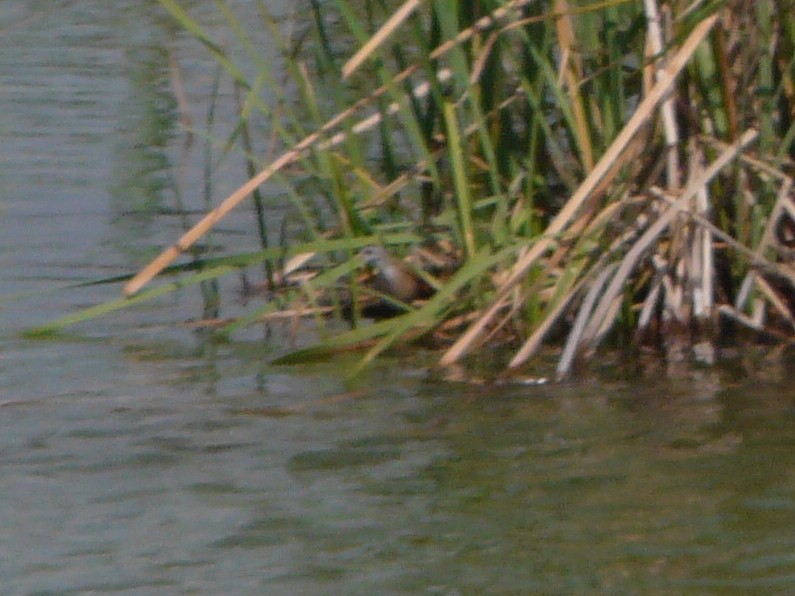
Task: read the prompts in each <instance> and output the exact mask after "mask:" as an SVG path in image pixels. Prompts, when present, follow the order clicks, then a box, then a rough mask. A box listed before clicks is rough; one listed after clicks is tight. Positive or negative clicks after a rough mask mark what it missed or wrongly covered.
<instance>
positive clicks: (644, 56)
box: [72, 0, 795, 377]
mask: <svg viewBox="0 0 795 596" xmlns="http://www.w3.org/2000/svg"><path fill="white" fill-rule="evenodd" d="M160 1H161V4H162V5H163V6H165V7H166V8H167V9H168V10H169V11H170V12H171V13H172V15H174V17H176V18H177V19H178V20H179V21H180V23H181V24H182V25H183V26H184V27H185V28H186V29H187V30H188V31H190V32H191V33H192V34H193V35H194V36H195V37H196V38H197V39H198V40H200V41H201V42H202V43H204V44H205V45H206V46H207V47H208V49H209V50H210V51H211V52H213V54H214V55H215V56H216V58H217V59H218V61H219V63H220V64H221V65H223V67H224V68H225V70H226V72H227V74H228V75H229V76H230V77H232V78H233V79H234V81H235V83H236V85H237V86H238V88H239V89H240V90H241V110H240V121H239V123H238V126H237V127H236V131H238V133H239V136H238V138H237V139H232V140H231V141H235V140H239V141H240V143H241V146H242V149H243V151H244V152H245V155H246V156H247V159H248V160H249V167H250V168H251V175H250V179H249V180H248V181H247V182H246V183H245V184H243V185H242V186H241V187H240V188H239V189H238V190H237V191H235V192H234V193H232V194H231V195H230V196H229V197H227V198H226V199H225V200H224V201H222V202H221V203H220V204H219V206H218V207H216V208H215V209H213V210H212V211H210V212H209V213H208V214H207V215H206V216H205V217H204V218H203V219H202V220H201V221H200V222H198V223H197V224H196V225H195V226H194V227H193V228H192V229H191V230H190V231H188V232H187V233H186V234H185V235H184V236H183V237H182V238H180V239H178V240H177V241H176V243H175V244H174V245H173V246H172V247H170V248H168V249H167V250H166V251H164V252H163V253H162V254H161V255H160V257H158V258H157V259H155V260H154V261H153V262H152V263H151V264H150V265H149V266H147V267H146V268H144V269H143V270H142V271H141V272H139V273H138V274H137V275H136V276H135V277H134V278H133V279H131V280H130V281H129V282H128V283H127V285H126V286H125V293H126V294H127V295H128V296H129V297H130V298H127V299H126V302H125V301H120V302H119V303H117V304H115V305H113V307H117V306H122V305H123V304H125V303H128V302H131V301H134V300H140V299H143V298H146V297H149V296H153V295H155V294H157V293H159V292H162V291H165V290H164V288H162V287H161V288H156V289H155V290H145V291H142V288H143V287H144V286H145V285H146V284H147V283H148V282H149V281H150V280H152V279H153V278H154V277H155V276H157V275H158V274H159V273H161V272H162V271H163V269H164V268H166V267H167V266H168V265H170V264H171V263H172V262H173V261H174V260H175V259H176V258H177V257H179V256H180V255H182V254H183V253H184V252H185V251H187V250H188V249H189V248H190V247H191V246H192V245H193V244H194V243H195V242H196V241H197V240H198V239H199V238H201V237H202V235H203V234H205V233H206V232H207V231H208V230H210V229H211V228H212V226H214V225H215V224H216V223H218V222H219V221H220V220H221V219H222V218H223V217H224V216H225V215H226V214H227V213H228V212H229V211H230V210H231V209H233V208H235V207H236V206H237V205H238V204H240V203H241V202H243V201H245V200H247V199H248V198H249V197H251V196H252V193H255V192H256V191H257V189H258V188H259V187H260V186H261V185H262V184H263V183H264V182H265V181H267V180H270V179H274V178H278V180H279V181H280V182H281V183H282V184H284V186H285V188H286V189H287V196H288V197H289V200H290V201H291V204H292V207H293V211H294V213H295V218H296V220H297V221H298V222H300V232H299V233H297V234H293V236H292V237H291V238H290V240H289V241H286V242H284V243H283V245H280V246H267V238H266V237H264V236H263V247H262V250H260V251H258V252H256V253H252V254H250V255H237V256H232V257H226V258H223V259H215V260H212V259H208V260H206V261H205V262H204V263H203V269H202V271H201V272H200V273H195V274H193V275H192V276H189V277H183V278H182V280H181V282H180V283H181V284H182V285H184V284H186V283H194V282H199V281H202V280H206V279H210V278H212V277H213V276H218V275H222V274H226V273H229V272H230V271H234V270H236V269H237V268H239V267H243V266H248V265H251V264H252V263H255V262H262V261H264V262H267V263H269V264H270V266H269V267H268V268H267V269H266V272H267V274H266V277H267V286H268V288H269V289H270V290H271V291H273V292H275V291H276V290H277V288H279V287H282V288H286V289H285V290H284V291H283V292H282V293H281V294H280V296H281V299H280V300H279V301H274V300H271V301H267V302H266V303H265V305H264V306H262V307H260V308H258V309H254V310H252V312H251V314H250V315H249V316H246V317H244V318H241V319H239V320H238V321H236V322H234V323H232V325H231V327H230V328H229V329H231V330H234V329H235V328H237V327H239V326H240V325H244V324H250V323H252V322H254V321H257V320H261V319H262V318H263V317H268V316H274V314H275V313H276V311H283V310H290V311H291V312H297V311H296V309H299V308H301V309H304V310H305V311H306V312H309V309H308V305H311V306H314V307H317V306H319V305H320V303H321V302H322V301H323V300H322V299H321V298H320V297H321V296H324V295H330V290H331V289H332V288H335V287H339V286H340V285H341V284H342V285H345V286H347V289H348V294H346V296H347V298H346V300H353V301H354V306H353V307H352V312H353V313H354V314H353V315H350V313H349V316H352V318H353V320H354V321H355V320H356V314H355V313H356V312H358V311H357V309H356V306H355V302H356V300H357V296H358V286H357V284H356V283H355V282H353V281H351V280H355V279H356V278H355V277H353V276H352V274H353V273H354V272H355V271H357V270H358V269H359V268H360V267H361V261H360V260H359V259H358V258H357V256H356V252H357V250H358V249H360V248H362V247H364V246H367V245H370V244H386V245H388V246H390V248H391V250H393V251H394V253H395V254H399V255H403V254H407V253H411V252H412V251H413V250H414V249H417V248H423V249H424V250H425V251H426V254H431V255H433V254H434V253H438V256H439V258H441V259H444V260H446V261H447V262H450V261H451V260H452V261H455V262H456V269H455V271H453V272H449V271H448V272H447V273H446V274H445V275H442V276H436V277H435V278H433V279H432V280H430V281H431V282H432V283H433V285H434V286H435V288H436V292H435V293H434V294H433V296H431V297H430V298H429V299H428V300H426V301H424V302H421V303H418V304H415V305H413V306H411V307H409V308H408V309H407V310H406V311H405V312H403V314H400V315H399V316H397V317H394V318H391V319H388V320H384V321H381V322H378V323H376V324H372V325H364V326H356V327H355V328H354V329H352V330H351V331H349V332H346V333H343V334H340V335H334V336H332V337H330V338H328V339H327V340H326V341H325V342H324V343H323V344H322V345H320V346H317V347H316V348H314V349H312V350H308V351H303V352H301V353H300V354H293V355H291V357H292V358H293V359H295V358H298V357H300V356H308V355H310V354H314V353H316V352H317V351H318V350H320V351H329V350H335V349H339V348H341V347H345V346H349V345H351V344H356V343H365V344H366V345H368V346H369V347H368V350H367V353H366V355H365V357H364V359H363V361H362V362H363V364H364V363H367V362H369V361H370V360H371V359H372V358H374V357H375V356H376V355H377V354H379V353H380V352H381V351H383V350H384V349H386V348H388V347H390V346H392V345H393V344H394V343H395V342H398V341H401V340H405V339H409V338H411V339H414V338H416V337H417V335H418V334H419V335H423V334H425V335H435V336H436V337H437V338H438V339H439V341H440V342H441V345H443V346H444V348H443V353H442V355H441V363H442V364H443V365H449V364H452V363H454V362H456V361H458V360H460V359H462V358H464V357H466V356H467V354H471V353H472V352H474V351H475V350H478V349H480V348H481V347H482V346H484V344H488V343H489V342H496V341H499V342H501V343H503V344H504V343H506V342H507V343H508V344H509V345H511V344H512V345H515V346H516V348H515V350H514V352H513V355H512V357H511V358H510V360H509V362H508V363H507V364H508V367H509V368H517V367H520V366H521V365H523V364H524V363H526V362H527V361H528V360H529V359H530V358H532V357H533V355H534V354H536V353H537V352H538V350H539V349H540V347H541V346H542V345H543V344H544V342H545V341H552V340H554V341H559V340H560V338H562V342H563V343H562V345H563V350H562V354H561V357H560V360H559V365H558V370H557V374H558V376H559V377H563V376H566V375H568V374H569V373H570V372H571V371H572V369H573V366H574V364H575V363H576V362H577V361H578V360H582V359H587V357H589V356H590V355H591V354H593V353H594V351H595V350H596V349H597V348H598V347H599V346H600V345H601V344H602V343H603V342H604V341H605V340H606V339H608V338H611V339H613V340H614V341H618V342H619V343H621V344H622V345H626V344H630V345H634V346H641V345H652V346H656V347H659V348H660V349H661V350H662V351H663V352H664V354H665V355H666V357H667V358H668V359H669V360H671V361H676V360H680V359H683V358H689V357H690V356H691V355H693V354H694V355H695V356H696V357H697V358H698V359H699V360H702V361H707V362H710V361H713V360H714V358H715V352H716V349H717V347H718V345H719V341H720V339H721V337H723V336H725V334H726V333H728V332H729V331H731V330H732V329H734V330H735V332H736V330H737V329H738V328H747V329H750V330H752V332H753V333H754V334H765V335H767V336H770V337H777V338H780V339H782V340H785V341H791V339H792V337H793V330H794V329H795V318H793V303H794V301H793V299H792V296H793V281H794V280H795V277H793V270H792V269H791V267H790V264H789V263H790V261H791V254H790V252H789V250H788V249H787V248H786V246H784V244H786V241H787V239H788V234H789V233H791V232H790V231H791V230H795V211H794V209H795V208H794V207H793V203H792V179H791V176H790V172H791V157H792V152H793V136H795V127H794V126H793V114H795V81H794V80H793V71H794V70H795V68H794V65H793V51H792V50H793V46H794V45H795V28H793V26H792V23H791V19H790V18H789V14H790V13H789V9H788V8H787V7H788V3H785V2H774V1H772V0H768V1H766V0H760V1H758V2H751V1H747V0H746V1H743V0H734V1H732V0H730V1H728V2H720V3H693V4H692V5H687V4H685V3H680V2H675V3H666V4H664V5H663V6H659V5H658V3H657V2H656V1H655V0H645V1H644V2H643V3H639V2H634V1H632V2H629V1H625V0H612V1H607V2H600V3H594V4H592V5H587V4H586V5H580V3H571V2H568V1H567V0H554V1H549V2H536V1H531V0H506V1H503V2H497V1H494V2H457V1H455V0H431V1H428V2H420V1H418V0H409V1H407V2H405V3H404V4H403V5H401V6H400V7H399V8H398V10H396V11H395V12H394V13H393V14H382V13H381V12H379V11H380V7H382V5H383V4H382V3H376V2H365V3H364V5H365V7H364V8H363V9H362V8H358V7H359V4H361V3H356V4H354V3H353V2H347V1H346V0H335V1H334V2H330V3H318V2H309V3H308V4H306V7H307V9H308V13H309V14H311V17H312V20H311V23H309V22H304V23H302V24H301V26H302V27H303V28H304V30H303V31H302V36H301V40H302V42H301V44H302V45H297V44H296V42H294V41H292V39H290V38H287V37H283V35H284V28H283V26H282V24H281V23H280V22H279V21H277V20H276V19H275V18H274V17H273V16H272V15H270V14H269V13H268V12H267V9H266V8H265V6H264V3H262V4H261V6H260V14H261V17H262V23H261V25H262V27H263V28H265V29H267V30H268V31H270V33H271V35H272V37H273V38H274V39H278V40H280V43H281V46H280V47H281V50H282V56H283V62H282V63H281V64H280V65H279V68H278V70H274V68H273V64H272V63H271V62H270V61H268V60H267V59H265V58H264V57H263V56H262V55H261V54H260V53H259V52H258V51H257V49H256V48H257V45H256V43H255V42H254V40H253V39H252V38H251V34H250V32H249V31H248V30H247V29H246V27H245V26H244V25H243V24H242V23H241V22H239V21H238V20H237V18H236V17H235V15H234V12H233V11H232V10H231V9H230V7H229V6H227V5H226V4H225V3H224V2H222V1H221V2H218V5H219V6H220V7H221V9H222V12H223V14H224V16H225V17H226V18H227V19H228V24H229V28H230V30H231V31H232V33H233V34H234V37H235V38H236V40H237V42H238V43H239V44H240V46H241V47H242V48H243V49H244V50H245V53H246V55H247V57H248V60H249V61H250V64H251V65H253V66H254V67H255V68H254V71H255V72H256V75H255V76H254V77H253V78H246V77H245V76H244V75H243V74H242V73H243V69H241V68H240V67H239V66H238V65H236V64H235V63H234V62H233V61H232V60H231V59H230V57H229V55H230V54H229V53H227V52H226V51H225V50H224V49H223V47H222V46H221V45H220V44H219V43H218V42H217V41H215V40H213V39H211V38H210V36H209V35H208V34H207V33H206V32H205V31H204V30H203V29H202V28H201V26H200V25H199V24H198V23H197V22H196V21H194V20H193V19H191V17H190V16H189V15H188V14H187V13H186V12H185V11H184V10H183V9H182V8H181V6H180V5H179V4H178V3H177V2H175V1H173V0H160ZM790 8H791V7H790ZM330 22H335V23H336V24H335V25H334V29H333V30H332V29H331V28H330V26H329V25H328V23H330ZM356 47H359V48H361V49H360V50H359V51H358V52H352V50H351V48H356ZM351 54H352V55H351ZM348 56H351V57H350V58H348V59H347V60H345V58H346V57H348ZM285 77H286V79H285ZM285 80H286V81H287V83H285ZM262 86H268V88H269V94H270V96H271V97H274V98H275V100H274V102H273V103H272V104H266V103H264V102H263V101H262V99H261V98H260V96H259V90H260V89H261V87H262ZM252 118H259V119H264V120H266V121H267V123H268V125H269V128H270V130H271V131H272V141H273V146H272V147H271V151H270V152H271V153H272V154H273V155H276V157H275V158H273V159H270V160H269V161H268V163H266V164H264V165H262V164H258V163H257V162H256V158H255V157H254V156H253V155H252V154H251V153H252V152H251V141H250V139H249V137H248V128H249V121H250V120H251V119H252ZM294 165H298V166H300V168H299V170H300V173H299V174H290V173H289V172H288V169H292V168H288V166H294ZM260 205H261V203H260ZM258 214H259V217H260V218H265V217H267V213H265V212H264V211H263V207H261V206H260V208H259V210H258ZM260 229H261V230H262V229H263V227H262V226H260ZM288 256H294V259H293V260H291V261H290V262H289V263H288V266H287V267H285V266H284V265H282V266H281V268H277V267H275V264H276V263H283V260H284V259H285V258H286V257H288ZM321 256H324V257H325V259H324V260H323V261H322V263H323V264H324V268H323V269H322V270H317V271H315V272H314V273H313V274H312V275H311V276H308V277H307V276H305V277H303V278H301V282H300V284H297V285H290V284H289V283H288V282H289V280H290V279H295V276H296V272H297V271H299V270H300V269H301V267H302V266H304V265H305V264H306V263H307V262H313V261H312V259H314V260H315V261H317V259H318V258H319V257H321ZM346 280H348V281H346ZM334 303H335V302H334V300H331V301H330V304H334ZM299 305H302V306H299ZM100 308H102V307H100ZM104 308H105V309H107V308H108V307H107V305H106V306H105V307H104ZM324 308H326V309H328V308H329V307H328V306H326V307H324ZM291 309H292V310H291ZM313 312H317V311H313ZM72 320H73V319H72ZM752 338H753V336H750V337H749V339H752ZM286 359H289V358H286Z"/></svg>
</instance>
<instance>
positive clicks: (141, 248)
mask: <svg viewBox="0 0 795 596" xmlns="http://www.w3.org/2000/svg"><path fill="white" fill-rule="evenodd" d="M198 4H199V8H200V9H201V10H202V18H203V19H204V22H206V23H207V25H208V26H209V27H213V26H215V25H214V22H215V17H214V12H213V8H212V4H206V5H204V4H202V3H198ZM130 23H135V24H136V26H134V27H133V26H130V25H129V24H130ZM0 31H1V32H2V35H0V56H2V64H3V68H2V69H0V143H2V145H1V146H0V147H1V148H2V153H1V154H0V156H1V159H2V161H0V181H1V182H2V183H0V294H2V296H5V297H7V296H10V295H18V296H21V295H24V297H18V298H17V299H15V300H8V299H6V300H4V301H3V302H0V324H1V325H2V331H0V379H2V384H0V585H2V589H1V590H0V592H2V593H3V594H86V593H93V594H102V593H129V594H220V593H228V594H265V593H268V594H269V593H274V594H315V593H317V594H376V593H378V594H401V593H429V594H477V593H506V594H515V593H543V594H572V593H611V594H613V593H629V594H633V593H637V594H677V593H678V594H748V593H789V592H792V591H794V590H795V556H793V554H792V553H793V552H795V548H794V547H795V538H794V537H795V531H793V530H795V527H793V526H795V498H794V497H795V494H794V493H795V480H793V478H795V455H793V454H794V453H795V450H793V449H792V445H793V443H794V442H795V416H794V415H793V414H794V413H795V409H793V396H795V387H794V386H793V384H792V382H791V380H790V378H791V374H790V371H791V369H792V366H791V363H789V362H787V361H786V360H784V361H782V362H776V361H774V360H771V361H770V362H767V361H757V362H748V363H745V362H743V361H738V362H737V363H736V364H737V365H736V366H734V367H733V370H696V371H691V372H689V373H686V374H684V375H683V376H682V377H680V378H676V379H672V380H663V378H662V375H657V374H649V375H648V376H646V377H642V378H631V379H624V378H620V377H617V376H616V375H615V374H613V375H612V376H603V377H601V378H600V379H591V380H582V381H579V382H576V383H571V384H566V385H559V386H552V385H549V386H540V387H519V386H506V387H481V386H474V385H466V384H455V383H449V382H443V381H440V380H438V379H436V378H435V375H434V374H432V373H429V372H427V371H426V369H425V368H424V364H425V360H426V358H425V357H424V356H423V355H422V354H418V355H416V356H415V357H412V358H406V357H393V358H391V359H385V360H384V361H383V362H381V363H379V364H378V365H376V367H375V368H374V369H373V370H372V371H369V372H367V373H366V374H365V375H364V376H363V378H361V379H360V380H358V381H357V382H356V383H355V384H353V385H346V384H344V383H343V381H342V380H341V379H340V375H339V372H340V370H344V369H345V368H346V367H347V366H349V365H350V364H351V362H352V357H349V356H346V357H341V358H340V359H339V360H336V361H334V362H332V363H328V364H321V365H316V366H305V367H273V366H270V365H269V364H268V360H269V357H270V356H271V355H272V354H273V353H274V351H276V350H278V349H279V348H280V346H283V345H284V344H286V343H287V342H289V341H290V338H289V335H287V334H286V333H285V334H282V335H278V334H277V335H276V336H275V337H274V338H273V341H272V342H271V343H270V344H268V343H264V342H262V341H260V340H259V335H260V334H259V332H258V331H256V330H255V331H252V332H249V333H247V334H244V335H243V336H241V337H238V338H235V340H234V341H232V342H230V343H222V344H216V343H212V342H208V341H206V340H205V339H203V338H202V337H201V336H200V335H197V334H195V333H194V332H193V331H192V330H190V329H189V328H188V327H186V326H184V325H183V322H184V321H186V320H187V319H190V318H193V317H196V316H199V314H200V312H201V304H200V301H199V299H198V297H197V296H196V292H195V291H194V290H190V289H189V290H186V291H184V292H181V293H179V294H177V295H176V296H170V297H167V298H164V299H161V300H159V301H155V302H152V303H147V304H144V305H141V306H139V307H136V308H135V309H131V310H129V311H123V312H122V313H119V314H118V315H114V316H111V317H106V318H102V319H97V320H95V321H92V322H90V323H86V324H82V325H80V326H78V327H75V328H74V329H72V330H70V331H68V332H67V333H66V334H64V335H62V336H60V337H58V338H53V339H43V340H24V339H21V338H20V337H19V335H18V332H19V331H20V330H22V329H24V328H26V327H27V326H30V325H35V324H41V323H44V322H46V321H48V320H50V319H52V318H53V317H56V316H60V315H63V314H66V313H69V312H72V311H73V310H75V309H76V308H78V307H82V306H86V305H90V304H96V303H98V302H101V301H103V300H107V299H109V298H113V297H115V296H117V295H118V292H119V288H118V286H116V285H113V286H95V287H91V288H84V289H81V290H71V291H56V292H46V291H47V290H51V289H52V288H57V287H60V286H61V285H62V284H64V283H68V282H75V281H83V280H88V279H95V278H97V277H102V276H111V275H116V274H119V273H124V272H127V271H130V270H132V269H134V268H135V267H136V266H138V265H140V264H142V263H143V262H144V261H145V260H146V259H147V258H148V257H150V256H152V252H151V249H150V247H151V246H154V245H158V244H164V243H166V242H169V241H171V240H173V238H174V236H175V235H176V234H177V233H178V232H179V230H180V229H181V226H182V222H181V221H179V219H178V218H174V217H171V218H169V217H154V216H152V215H151V213H152V212H154V211H157V210H158V209H164V208H169V207H173V206H174V197H173V194H171V193H170V191H169V188H170V187H169V175H170V173H173V172H174V171H177V172H179V170H180V166H179V163H178V162H179V157H180V155H181V154H180V151H179V145H180V142H181V136H180V133H179V129H178V128H177V126H176V124H175V114H174V104H173V99H172V98H171V96H170V91H169V85H168V73H167V60H166V59H165V56H166V51H165V48H167V47H173V48H176V50H177V51H178V54H179V56H180V58H181V61H182V64H183V68H184V69H185V80H186V86H187V88H188V93H189V96H190V97H191V98H192V100H193V101H194V102H195V103H194V104H192V105H193V107H194V116H197V117H198V116H200V115H201V109H200V108H201V98H202V97H203V95H204V94H205V93H206V91H207V89H208V86H209V82H210V81H211V80H212V74H213V72H214V71H213V68H214V67H213V65H212V63H210V62H209V61H207V60H206V57H205V56H204V54H203V53H202V51H201V50H200V49H199V48H196V47H195V46H194V45H193V44H192V43H191V42H190V41H189V40H187V39H185V38H184V37H182V36H181V35H180V34H179V33H178V32H177V29H176V28H175V27H174V26H173V25H172V24H170V22H169V20H168V18H167V17H165V16H164V15H163V14H162V12H161V11H160V10H159V9H158V7H157V5H156V3H154V2H144V1H140V2H127V3H125V7H124V8H123V9H122V8H116V7H114V8H110V4H108V3H106V2H100V1H99V0H94V1H92V0H77V1H72V2H62V3H53V2H38V3H37V2H23V1H22V0H6V2H4V4H3V13H2V21H0ZM197 161H200V160H199V159H198V158H197V156H196V155H192V156H190V157H189V159H188V166H186V170H187V171H189V172H194V174H195V172H196V171H197V170H196V169H195V168H196V163H197ZM239 175H240V173H239V172H238V171H237V169H236V168H235V167H233V166H232V165H230V166H229V167H228V168H222V169H221V170H219V171H218V172H217V175H216V181H217V185H218V189H217V193H218V195H219V196H221V195H222V194H223V192H224V190H225V189H227V188H231V187H232V186H233V185H234V183H235V182H236V181H237V180H239ZM181 184H183V190H184V191H185V192H183V199H184V200H185V201H186V202H187V203H188V205H187V207H188V208H200V207H201V205H202V201H203V198H202V196H201V190H200V189H201V187H200V185H199V184H198V183H195V182H191V176H184V178H183V180H182V182H181ZM252 222H253V220H251V218H250V213H249V212H248V211H246V209H245V208H243V209H241V210H240V211H239V212H238V213H237V214H236V215H235V217H234V218H232V220H231V221H230V222H228V223H225V226H224V229H223V230H222V231H221V232H219V233H218V234H217V235H216V241H217V242H218V243H220V244H222V245H224V246H225V247H226V248H228V249H229V250H235V249H240V248H251V247H252V246H254V245H255V244H256V236H255V231H254V226H253V223H252ZM235 283H236V282H235V280H230V281H228V282H226V284H227V287H225V294H224V295H225V296H230V295H232V294H233V292H232V291H231V290H233V289H234V286H235ZM41 292H46V293H41ZM226 300H227V302H226V303H225V304H224V307H225V312H227V311H228V310H230V309H231V310H233V309H234V308H235V307H236V305H235V304H234V302H233V301H231V300H230V299H229V298H226ZM273 346H275V347H273Z"/></svg>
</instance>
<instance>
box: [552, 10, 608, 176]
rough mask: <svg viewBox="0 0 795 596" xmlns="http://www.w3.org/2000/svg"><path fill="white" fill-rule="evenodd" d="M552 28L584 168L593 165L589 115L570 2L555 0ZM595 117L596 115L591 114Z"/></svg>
mask: <svg viewBox="0 0 795 596" xmlns="http://www.w3.org/2000/svg"><path fill="white" fill-rule="evenodd" d="M554 11H555V13H556V14H557V15H558V16H557V18H556V19H555V28H556V29H557V32H558V43H559V46H560V51H561V56H562V59H561V61H560V74H559V79H560V80H565V81H566V89H567V90H568V92H569V96H570V98H571V105H572V109H573V112H574V122H575V128H576V130H577V137H578V138H579V143H577V147H578V148H579V149H580V151H581V154H582V165H583V169H584V170H585V171H586V172H590V171H591V169H593V164H594V156H593V147H592V145H591V135H590V134H589V132H588V128H589V127H588V118H587V116H586V115H585V106H584V105H583V98H582V94H581V93H580V84H581V81H582V78H583V76H582V73H583V67H582V59H581V58H580V55H579V52H578V51H577V46H578V43H577V38H576V36H575V35H574V22H573V19H572V13H571V11H570V10H569V3H568V2H567V1H566V0H555V8H554ZM593 117H594V118H598V117H599V116H598V115H596V114H594V115H593Z"/></svg>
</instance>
